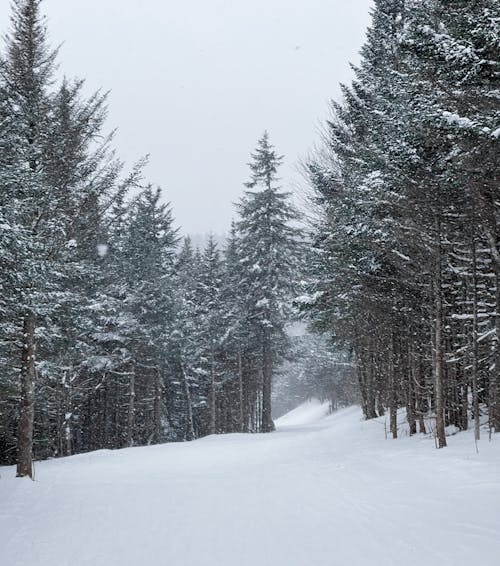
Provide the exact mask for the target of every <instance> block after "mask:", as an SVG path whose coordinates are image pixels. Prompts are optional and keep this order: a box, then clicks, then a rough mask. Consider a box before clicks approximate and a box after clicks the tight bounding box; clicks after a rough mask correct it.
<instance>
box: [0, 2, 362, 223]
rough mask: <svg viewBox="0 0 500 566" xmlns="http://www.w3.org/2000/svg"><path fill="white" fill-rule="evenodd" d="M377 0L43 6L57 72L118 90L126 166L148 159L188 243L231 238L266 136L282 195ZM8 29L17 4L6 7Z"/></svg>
mask: <svg viewBox="0 0 500 566" xmlns="http://www.w3.org/2000/svg"><path fill="white" fill-rule="evenodd" d="M371 4H372V2H371V0H45V2H44V11H45V13H46V14H47V16H48V18H49V31H50V37H51V40H52V42H53V43H54V44H59V43H61V42H64V45H63V46H62V49H61V52H60V58H59V60H60V63H61V69H62V70H63V71H64V73H65V74H67V75H68V76H70V77H74V76H76V77H81V78H85V79H86V81H87V85H88V88H89V89H90V90H95V89H97V88H101V87H102V88H103V89H105V90H111V96H110V100H109V105H110V112H109V120H108V126H109V128H110V129H111V128H115V127H117V128H118V135H117V138H116V141H115V147H116V148H117V151H118V154H119V155H120V157H121V158H122V159H124V160H125V161H126V162H127V163H129V164H132V163H133V162H134V161H135V160H136V159H137V158H139V157H140V156H142V155H144V154H146V153H149V154H150V156H151V157H150V164H149V166H148V168H147V178H148V180H149V181H151V182H152V183H154V184H158V185H160V186H161V187H162V188H163V190H164V193H165V198H166V199H167V200H169V201H170V202H171V203H172V205H173V209H174V216H175V218H176V221H177V224H178V225H181V226H182V230H183V232H185V233H187V232H190V233H201V232H207V231H210V230H213V231H215V232H219V233H220V232H224V231H226V230H227V228H228V226H229V223H230V220H231V217H232V216H233V207H232V203H233V202H235V201H236V200H238V198H239V196H240V195H241V192H242V184H243V183H244V182H245V181H246V180H247V179H248V167H247V165H246V164H247V163H248V160H249V153H250V151H252V149H253V148H254V146H255V143H256V141H257V139H258V138H259V137H260V135H261V134H262V132H263V131H264V130H265V129H267V130H268V131H269V133H270V136H271V141H272V142H273V143H274V144H275V145H276V147H277V149H278V150H279V152H280V153H283V154H284V155H285V157H286V162H285V165H284V166H283V169H282V178H283V185H284V186H285V187H286V188H291V187H293V186H294V185H295V184H297V182H298V180H299V175H298V173H297V172H296V164H297V162H298V160H299V159H300V158H301V157H302V156H304V155H305V154H306V153H307V152H308V150H309V149H310V148H311V147H312V145H313V144H314V142H315V141H317V139H318V130H319V125H320V124H321V122H322V121H323V120H324V118H325V117H326V116H327V107H328V100H329V99H331V98H338V97H339V88H338V84H339V82H348V81H349V80H350V78H351V76H352V75H351V71H350V68H349V62H353V63H357V62H358V60H359V55H358V52H359V49H360V47H361V45H362V43H363V41H364V35H365V31H366V27H367V26H368V24H369V10H370V6H371ZM0 6H1V8H0V17H1V20H0V21H2V22H4V25H3V26H2V27H3V28H4V30H5V29H6V28H7V24H8V15H9V1H8V0H0Z"/></svg>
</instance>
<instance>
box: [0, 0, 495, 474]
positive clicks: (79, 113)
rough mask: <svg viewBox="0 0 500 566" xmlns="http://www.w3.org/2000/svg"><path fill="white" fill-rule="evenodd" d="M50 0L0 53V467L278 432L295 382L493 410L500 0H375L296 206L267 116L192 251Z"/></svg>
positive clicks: (30, 3)
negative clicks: (129, 155)
mask: <svg viewBox="0 0 500 566" xmlns="http://www.w3.org/2000/svg"><path fill="white" fill-rule="evenodd" d="M41 4H43V2H42V0H15V2H13V12H12V20H11V24H10V28H9V29H8V30H6V31H7V35H6V40H5V44H4V48H3V51H2V54H1V58H0V265H1V271H0V465H6V464H16V465H17V475H18V476H20V477H24V476H29V477H31V476H32V475H33V460H34V459H35V460H38V459H46V458H52V457H55V456H68V455H72V454H77V453H82V452H89V451H93V450H98V449H101V448H122V447H131V446H139V445H149V444H160V443H165V442H179V441H190V440H194V439H196V438H200V437H203V436H207V435H213V434H223V433H231V432H248V433H250V432H253V433H255V432H263V433H267V432H271V431H273V430H274V422H273V408H272V406H273V402H274V404H279V403H280V397H281V396H284V395H287V394H289V392H288V393H287V388H292V389H293V392H294V394H295V395H296V397H297V399H296V400H297V401H298V402H301V401H303V400H305V399H306V398H308V397H312V396H316V397H320V398H321V399H322V400H329V401H330V403H331V405H332V408H334V407H336V406H338V405H349V404H352V403H355V402H358V401H359V402H360V403H361V405H362V409H363V413H364V416H365V417H366V419H372V418H375V417H378V416H381V415H384V414H385V413H386V412H387V413H388V415H389V423H390V432H391V434H392V436H394V437H397V436H398V432H399V431H400V430H401V429H402V427H407V428H408V430H409V433H410V434H417V433H432V434H433V435H434V436H435V439H436V445H437V446H438V447H439V448H443V447H445V446H446V444H447V435H448V434H452V433H454V432H456V431H459V430H465V429H467V428H469V427H473V429H474V435H475V438H476V440H479V438H480V435H481V434H489V435H492V434H493V433H495V432H500V373H499V372H500V341H499V339H498V337H499V336H500V224H499V223H500V193H499V181H500V162H499V161H500V160H499V156H500V151H499V138H500V124H499V122H500V120H499V118H500V62H499V52H500V39H499V26H500V6H499V4H498V2H497V1H496V0H474V1H473V0H454V1H453V2H450V1H448V0H376V1H375V4H374V8H373V10H372V24H371V26H370V28H369V30H368V33H367V38H366V42H365V44H364V45H363V47H362V49H361V62H360V64H359V65H357V66H355V67H354V68H353V72H354V79H353V81H352V83H351V84H348V85H344V86H343V87H342V94H343V97H342V100H341V101H336V102H332V104H331V111H330V117H329V119H328V120H327V122H326V123H325V125H324V129H323V135H322V141H321V143H320V144H318V146H317V147H316V148H315V149H314V150H312V151H311V153H310V155H309V156H308V157H307V158H305V159H304V162H303V164H302V165H303V170H304V179H305V181H304V185H305V186H304V191H305V192H307V198H308V206H307V207H305V208H304V209H300V208H299V207H297V206H296V205H295V204H294V203H293V199H292V195H291V194H290V192H289V191H288V190H287V188H286V187H282V186H281V183H280V175H279V171H280V166H281V165H282V163H283V159H284V158H283V156H281V154H280V153H279V151H278V150H277V149H275V147H274V146H273V144H272V142H271V139H270V135H269V134H268V133H267V132H264V133H263V135H262V137H261V138H260V139H259V140H258V141H257V144H256V147H255V149H254V150H253V151H252V153H251V155H250V162H249V171H248V179H247V180H246V183H245V184H244V185H242V196H241V199H240V200H239V202H238V203H237V205H236V207H235V219H234V222H233V224H232V229H231V232H230V234H229V235H228V237H227V239H226V241H225V242H224V243H223V244H220V243H218V242H216V240H215V238H213V237H211V238H209V239H208V242H207V244H206V246H205V247H204V248H202V249H198V248H196V247H195V246H193V244H192V243H191V240H190V238H189V237H184V238H183V237H181V235H180V234H181V232H180V231H179V228H178V227H177V226H176V223H175V211H173V210H172V209H171V207H170V206H169V205H168V204H166V200H168V191H167V193H166V197H167V199H165V198H164V196H163V194H162V191H161V189H159V188H157V187H155V186H152V185H151V184H149V183H148V182H147V179H145V178H144V177H145V175H144V166H145V160H144V159H138V161H137V163H135V164H133V165H127V164H125V163H123V162H122V161H121V160H120V158H119V157H118V156H117V155H116V153H115V151H114V149H113V135H112V134H107V133H106V116H107V106H106V105H107V97H106V95H103V94H102V93H101V92H97V93H95V94H94V95H92V96H90V97H86V96H85V95H84V87H83V81H81V80H72V81H71V80H68V79H63V80H59V79H58V78H57V77H59V72H58V71H57V55H58V52H57V49H53V48H52V47H51V46H50V44H49V42H48V38H47V29H46V20H45V18H44V16H43V15H42V11H41ZM325 72H328V70H326V71H325ZM252 142H253V140H249V145H250V146H251V144H252ZM244 181H245V179H242V183H243V182H244ZM299 322H300V323H301V324H302V325H304V324H307V326H308V331H307V332H305V333H304V334H303V335H301V336H294V335H293V333H292V332H291V330H290V329H291V328H292V327H293V326H294V325H297V324H298V323H299ZM284 374H286V375H288V378H285V377H284ZM294 380H295V382H296V383H295V384H294V383H293V382H294ZM281 402H283V401H282V400H281ZM401 409H404V414H405V415H406V421H407V423H406V424H405V423H401V422H399V421H398V411H399V414H401V411H400V410H401Z"/></svg>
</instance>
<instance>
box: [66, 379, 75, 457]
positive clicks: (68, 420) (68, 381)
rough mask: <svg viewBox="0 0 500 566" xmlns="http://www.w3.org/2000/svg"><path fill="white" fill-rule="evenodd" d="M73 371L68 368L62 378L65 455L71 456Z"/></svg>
mask: <svg viewBox="0 0 500 566" xmlns="http://www.w3.org/2000/svg"><path fill="white" fill-rule="evenodd" d="M72 385H73V372H72V369H71V368H70V369H69V370H68V371H67V373H66V376H65V379H64V394H65V403H64V404H65V414H64V438H65V441H66V456H71V454H72V453H73V430H72V428H71V427H72V423H73V400H72V396H73V392H72Z"/></svg>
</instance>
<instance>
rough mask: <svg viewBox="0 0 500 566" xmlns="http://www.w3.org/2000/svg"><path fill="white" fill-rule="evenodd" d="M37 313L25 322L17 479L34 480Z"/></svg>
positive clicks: (30, 313)
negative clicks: (26, 478) (27, 478)
mask: <svg viewBox="0 0 500 566" xmlns="http://www.w3.org/2000/svg"><path fill="white" fill-rule="evenodd" d="M35 325H36V317H35V313H34V312H32V311H28V312H27V313H26V315H25V317H24V321H23V351H22V355H21V392H20V395H21V407H20V418H19V431H18V439H17V477H19V478H22V477H26V476H28V477H30V478H33V420H34V416H35V378H36V368H35Z"/></svg>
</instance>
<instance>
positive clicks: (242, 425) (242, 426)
mask: <svg viewBox="0 0 500 566" xmlns="http://www.w3.org/2000/svg"><path fill="white" fill-rule="evenodd" d="M238 393H239V405H240V406H239V429H240V432H246V428H247V427H246V425H245V407H244V401H245V397H244V391H243V360H242V358H241V350H238Z"/></svg>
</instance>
